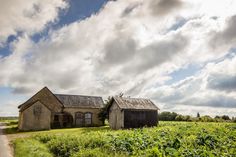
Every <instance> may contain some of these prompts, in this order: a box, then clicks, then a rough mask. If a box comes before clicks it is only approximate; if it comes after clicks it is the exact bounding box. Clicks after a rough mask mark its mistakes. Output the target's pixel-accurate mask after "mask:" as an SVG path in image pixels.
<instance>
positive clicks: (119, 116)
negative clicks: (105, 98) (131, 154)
mask: <svg viewBox="0 0 236 157" xmlns="http://www.w3.org/2000/svg"><path fill="white" fill-rule="evenodd" d="M109 125H110V127H111V128H112V129H121V128H123V127H124V113H123V111H121V109H120V108H119V106H118V105H117V103H116V102H115V101H113V103H112V105H111V108H110V110H109Z"/></svg>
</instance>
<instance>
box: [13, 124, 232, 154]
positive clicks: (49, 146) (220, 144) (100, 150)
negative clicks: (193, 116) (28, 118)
mask: <svg viewBox="0 0 236 157" xmlns="http://www.w3.org/2000/svg"><path fill="white" fill-rule="evenodd" d="M16 135H17V137H18V136H19V137H24V138H16V139H15V138H14V140H13V143H14V144H13V145H14V149H15V156H16V157H32V156H33V157H51V156H58V157H77V156H83V157H93V156H104V157H106V156H117V157H118V156H152V157H153V156H186V157H208V156H219V157H224V156H228V157H235V156H236V124H235V123H202V122H160V124H159V126H158V127H154V128H143V129H132V130H118V131H114V130H110V129H109V127H107V126H106V127H98V128H72V129H57V130H51V131H41V132H26V133H17V134H16ZM16 135H14V136H16ZM26 135H27V137H26Z"/></svg>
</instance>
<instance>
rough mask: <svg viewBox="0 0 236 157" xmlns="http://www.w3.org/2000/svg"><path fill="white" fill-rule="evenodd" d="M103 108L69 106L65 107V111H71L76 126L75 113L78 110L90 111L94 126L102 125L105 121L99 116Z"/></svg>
mask: <svg viewBox="0 0 236 157" xmlns="http://www.w3.org/2000/svg"><path fill="white" fill-rule="evenodd" d="M100 111H101V110H100V109H97V108H73V107H67V108H64V112H67V113H70V114H71V115H72V116H73V125H74V126H75V113H76V112H82V113H86V112H90V113H92V126H102V125H103V123H102V121H101V120H99V118H98V114H99V112H100Z"/></svg>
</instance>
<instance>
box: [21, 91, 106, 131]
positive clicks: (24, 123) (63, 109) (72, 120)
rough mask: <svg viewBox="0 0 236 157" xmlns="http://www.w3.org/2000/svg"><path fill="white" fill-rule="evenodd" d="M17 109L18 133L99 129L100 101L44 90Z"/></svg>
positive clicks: (99, 99) (101, 102)
mask: <svg viewBox="0 0 236 157" xmlns="http://www.w3.org/2000/svg"><path fill="white" fill-rule="evenodd" d="M18 108H19V109H20V110H19V112H20V113H19V124H18V128H19V130H45V129H51V128H62V127H73V126H76V127H81V126H101V125H103V122H102V121H101V120H99V118H98V114H99V112H100V111H101V109H102V108H103V100H102V97H95V96H82V95H63V94H53V93H52V92H51V91H50V90H49V89H48V88H47V87H44V88H43V89H41V90H40V91H39V92H38V93H36V94H35V95H34V96H33V97H31V98H30V99H29V100H27V101H26V102H25V103H23V104H22V105H20V106H19V107H18Z"/></svg>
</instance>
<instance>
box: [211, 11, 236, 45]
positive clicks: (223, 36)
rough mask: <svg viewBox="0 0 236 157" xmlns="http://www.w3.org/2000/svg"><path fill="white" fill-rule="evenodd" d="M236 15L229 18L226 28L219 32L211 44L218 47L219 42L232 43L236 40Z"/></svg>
mask: <svg viewBox="0 0 236 157" xmlns="http://www.w3.org/2000/svg"><path fill="white" fill-rule="evenodd" d="M235 28H236V15H234V16H232V17H231V18H229V19H228V22H227V26H226V28H225V29H224V30H223V31H221V32H217V33H216V34H215V35H214V36H213V37H212V38H211V40H210V45H211V46H212V47H214V48H216V47H218V46H219V44H220V45H222V44H224V45H225V44H230V43H231V42H234V41H235V40H236V29H235Z"/></svg>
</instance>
